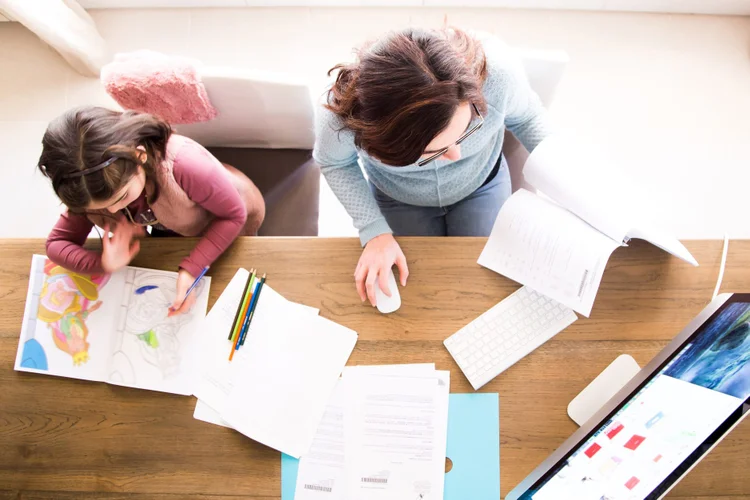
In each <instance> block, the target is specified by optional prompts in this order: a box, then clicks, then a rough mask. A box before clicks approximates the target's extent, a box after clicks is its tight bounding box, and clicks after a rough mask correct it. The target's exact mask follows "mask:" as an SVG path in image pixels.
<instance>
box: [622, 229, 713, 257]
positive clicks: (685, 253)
mask: <svg viewBox="0 0 750 500" xmlns="http://www.w3.org/2000/svg"><path fill="white" fill-rule="evenodd" d="M628 238H637V239H639V240H645V241H648V242H649V243H651V244H652V245H654V246H656V247H659V248H661V249H662V250H664V251H665V252H667V253H671V254H672V255H674V256H675V257H677V258H679V259H682V260H684V261H685V262H687V263H688V264H692V265H694V266H697V265H698V261H697V260H695V257H693V254H691V253H690V251H689V250H688V249H687V248H685V245H683V244H682V243H680V240H678V239H677V238H675V237H673V236H669V235H668V234H666V233H664V231H662V230H661V229H658V228H656V227H654V226H653V225H649V224H644V223H639V224H637V225H636V227H635V228H634V229H631V230H630V231H629V232H628Z"/></svg>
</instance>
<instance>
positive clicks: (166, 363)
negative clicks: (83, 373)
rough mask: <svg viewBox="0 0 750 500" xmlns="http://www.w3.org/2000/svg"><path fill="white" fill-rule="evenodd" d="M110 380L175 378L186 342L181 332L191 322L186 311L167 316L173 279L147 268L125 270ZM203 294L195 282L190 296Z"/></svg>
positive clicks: (130, 381) (130, 382) (129, 382)
mask: <svg viewBox="0 0 750 500" xmlns="http://www.w3.org/2000/svg"><path fill="white" fill-rule="evenodd" d="M125 284H126V287H125V293H124V294H123V300H122V305H121V308H122V309H121V313H120V318H121V319H120V321H121V324H120V325H118V334H117V338H116V341H115V348H114V350H113V355H112V369H111V372H110V380H112V381H114V382H118V383H123V384H127V385H141V381H140V380H139V379H140V378H141V377H143V380H152V379H153V377H154V376H156V377H158V378H160V379H161V380H170V379H172V378H174V377H176V376H178V375H179V372H180V365H181V363H182V358H183V355H184V351H185V347H186V343H187V340H186V339H185V338H183V336H181V330H182V329H183V328H185V327H186V326H187V325H188V324H189V323H190V322H191V320H192V319H193V313H192V312H189V313H186V314H182V315H179V316H173V317H169V316H168V313H169V306H170V305H171V303H172V300H173V299H174V296H175V293H176V277H175V276H174V275H169V274H165V273H161V272H158V271H151V270H147V269H128V270H127V274H126V277H125ZM204 292H205V286H203V283H202V282H201V283H199V284H198V286H197V287H196V288H195V290H193V292H192V293H195V294H196V295H198V296H200V295H201V294H203V293H204Z"/></svg>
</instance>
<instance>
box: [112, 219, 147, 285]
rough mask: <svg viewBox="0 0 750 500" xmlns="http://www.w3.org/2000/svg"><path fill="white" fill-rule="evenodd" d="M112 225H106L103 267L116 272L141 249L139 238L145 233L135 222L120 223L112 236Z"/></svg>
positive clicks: (128, 262)
mask: <svg viewBox="0 0 750 500" xmlns="http://www.w3.org/2000/svg"><path fill="white" fill-rule="evenodd" d="M110 229H111V228H110V225H109V224H106V225H105V226H104V236H103V237H102V269H104V271H105V272H106V273H110V274H111V273H114V272H117V271H119V270H120V269H122V268H123V267H125V266H127V265H128V264H130V262H131V261H132V260H133V259H134V258H135V256H136V255H138V252H139V251H140V250H141V243H140V242H139V241H138V238H141V237H142V236H143V235H144V231H143V228H141V227H138V226H136V225H134V224H127V223H125V224H118V225H117V227H116V228H115V230H114V232H113V233H112V236H110Z"/></svg>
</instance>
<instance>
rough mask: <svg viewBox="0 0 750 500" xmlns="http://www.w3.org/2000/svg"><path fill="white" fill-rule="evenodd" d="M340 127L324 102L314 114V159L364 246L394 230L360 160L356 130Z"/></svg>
mask: <svg viewBox="0 0 750 500" xmlns="http://www.w3.org/2000/svg"><path fill="white" fill-rule="evenodd" d="M340 129H341V125H340V122H339V120H338V118H337V117H336V115H335V114H334V113H333V112H332V111H330V110H328V109H326V108H324V107H323V106H322V105H321V106H320V108H319V109H318V113H317V114H316V117H315V148H314V150H313V159H314V160H315V161H316V162H317V163H318V165H319V166H320V170H321V172H322V173H323V175H324V176H325V178H326V182H328V185H329V186H330V187H331V191H333V193H334V194H335V195H336V197H337V198H338V199H339V201H340V202H341V204H342V205H344V208H345V209H346V211H347V212H348V213H349V216H350V217H351V218H352V219H353V220H354V227H356V228H357V230H358V231H359V239H360V242H361V243H362V245H363V246H364V245H366V244H367V242H368V241H370V240H371V239H373V238H374V237H376V236H379V235H381V234H384V233H391V232H392V231H391V228H390V227H389V226H388V223H387V222H386V221H385V217H383V214H382V213H381V212H380V208H379V207H378V204H377V202H376V201H375V197H374V196H373V194H372V191H370V186H369V185H368V182H367V180H366V179H365V176H364V174H363V173H362V170H361V168H360V166H359V163H357V159H358V157H359V155H358V154H357V148H356V147H355V145H354V134H353V133H352V132H351V131H350V130H340Z"/></svg>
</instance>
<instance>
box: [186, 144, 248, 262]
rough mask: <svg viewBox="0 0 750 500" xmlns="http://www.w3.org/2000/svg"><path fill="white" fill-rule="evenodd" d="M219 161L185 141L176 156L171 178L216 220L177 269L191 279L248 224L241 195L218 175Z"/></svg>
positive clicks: (200, 148) (227, 179) (227, 178)
mask: <svg viewBox="0 0 750 500" xmlns="http://www.w3.org/2000/svg"><path fill="white" fill-rule="evenodd" d="M217 164H218V166H219V168H224V167H223V166H222V165H221V164H219V162H218V160H217V159H216V158H214V157H213V155H211V153H209V152H208V151H206V150H205V149H204V148H203V147H202V146H201V145H200V144H198V143H195V142H193V141H188V142H187V143H186V144H184V145H183V146H182V147H181V148H180V150H179V151H178V153H177V156H176V158H175V161H174V170H173V173H174V178H175V180H176V181H177V184H179V186H180V187H181V188H182V190H183V191H185V194H187V196H188V198H190V199H191V200H193V201H194V202H195V203H197V204H198V205H200V206H201V207H203V208H204V209H205V210H206V211H208V212H209V213H211V214H213V216H214V217H215V218H214V220H213V221H211V223H210V224H209V226H208V227H207V229H206V231H205V233H204V234H203V237H202V238H201V240H200V241H199V242H198V244H197V245H195V248H193V250H192V251H191V252H190V255H188V256H187V257H186V258H185V259H183V261H182V262H181V263H180V267H181V268H183V269H185V270H186V271H187V272H189V273H190V274H192V275H193V276H198V275H199V274H200V273H201V271H203V269H204V268H205V267H207V266H210V265H211V264H213V262H214V261H215V260H216V259H218V258H219V256H220V255H221V254H222V253H224V250H226V249H227V248H228V247H229V245H231V244H232V242H234V240H235V239H236V238H237V235H239V234H240V231H242V228H243V227H244V225H245V221H246V220H247V209H246V207H245V203H244V202H243V201H242V198H241V197H240V194H239V193H238V192H237V189H236V188H235V187H234V185H233V184H232V181H231V180H230V179H229V177H228V176H226V175H217V171H216V169H217Z"/></svg>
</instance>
